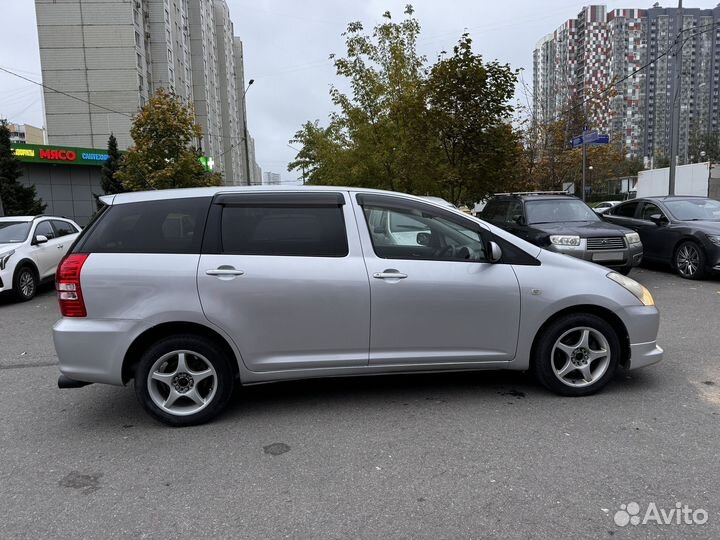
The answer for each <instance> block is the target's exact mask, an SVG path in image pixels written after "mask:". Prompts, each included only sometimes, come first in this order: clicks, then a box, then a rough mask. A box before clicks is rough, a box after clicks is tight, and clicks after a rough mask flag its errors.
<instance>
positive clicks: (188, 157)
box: [114, 88, 222, 191]
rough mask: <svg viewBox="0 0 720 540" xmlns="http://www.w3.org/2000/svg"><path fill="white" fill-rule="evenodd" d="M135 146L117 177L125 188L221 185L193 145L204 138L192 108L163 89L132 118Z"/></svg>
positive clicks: (217, 177)
mask: <svg viewBox="0 0 720 540" xmlns="http://www.w3.org/2000/svg"><path fill="white" fill-rule="evenodd" d="M130 135H131V136H132V138H133V141H134V143H135V145H134V146H133V147H132V148H130V149H129V150H128V152H127V154H125V157H124V158H123V160H122V164H121V165H120V169H119V170H118V171H117V172H116V173H115V175H114V179H115V180H117V181H119V182H120V184H121V185H122V188H123V189H124V190H125V191H139V190H147V189H169V188H184V187H198V186H216V185H220V183H221V181H222V177H221V176H220V175H219V174H217V173H211V172H208V171H207V170H206V169H205V167H203V165H202V164H201V163H200V157H201V155H200V152H199V150H198V149H197V148H196V147H195V146H194V145H193V144H194V143H195V141H199V140H200V138H201V137H202V129H201V128H200V126H199V125H198V124H197V123H196V122H195V113H194V111H193V108H192V107H191V106H189V105H186V104H184V103H183V102H182V100H180V98H178V97H176V96H175V95H173V94H171V93H169V92H167V91H166V90H165V89H163V88H161V89H160V90H158V91H157V92H156V93H155V94H153V96H152V97H151V98H150V99H149V100H148V102H147V104H146V105H145V106H144V107H143V108H142V109H140V112H139V113H138V114H137V115H136V116H135V118H134V119H133V124H132V127H131V128H130Z"/></svg>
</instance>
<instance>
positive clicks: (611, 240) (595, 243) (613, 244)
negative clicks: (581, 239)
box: [587, 236, 625, 251]
mask: <svg viewBox="0 0 720 540" xmlns="http://www.w3.org/2000/svg"><path fill="white" fill-rule="evenodd" d="M587 248H588V249H589V250H594V251H602V250H606V249H625V238H624V237H622V236H607V237H602V238H588V239H587Z"/></svg>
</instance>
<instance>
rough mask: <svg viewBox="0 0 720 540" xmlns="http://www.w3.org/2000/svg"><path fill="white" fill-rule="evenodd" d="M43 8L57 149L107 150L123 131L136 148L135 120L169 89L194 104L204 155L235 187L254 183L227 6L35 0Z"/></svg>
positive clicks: (44, 60) (41, 27)
mask: <svg viewBox="0 0 720 540" xmlns="http://www.w3.org/2000/svg"><path fill="white" fill-rule="evenodd" d="M35 6H36V12H37V25H38V38H39V43H40V61H41V65H42V75H43V82H44V84H45V85H46V87H47V88H45V90H44V100H45V114H46V125H47V135H48V142H49V143H51V144H57V145H69V146H83V147H93V148H102V147H104V146H105V145H106V144H107V140H108V137H109V136H110V133H114V134H115V136H116V137H117V139H118V145H119V146H120V148H121V149H126V148H128V147H129V146H131V145H132V139H131V137H130V124H131V120H132V116H133V115H134V114H135V113H137V111H138V108H139V107H142V106H143V105H144V104H145V103H146V102H147V100H148V98H149V97H150V95H151V94H152V93H153V92H154V91H156V90H157V89H159V88H166V89H167V90H169V91H171V92H172V93H174V94H175V95H176V96H178V97H180V98H181V99H183V100H184V101H186V102H187V103H190V104H193V106H194V108H195V113H196V117H197V121H198V124H199V125H200V127H201V128H202V130H203V138H202V140H201V141H198V145H199V147H200V150H201V151H202V153H203V154H204V155H206V156H208V157H210V158H212V161H213V163H214V167H215V170H216V171H218V172H220V173H223V174H224V177H225V182H226V183H228V184H246V183H249V178H248V175H247V167H243V166H242V164H243V163H244V159H246V156H245V157H244V156H243V153H244V152H245V148H244V145H243V144H241V142H242V141H241V139H240V137H241V136H242V135H241V134H242V132H243V130H241V128H240V126H244V125H246V121H245V118H244V111H245V107H244V95H243V93H242V89H241V88H238V87H237V81H238V73H242V71H243V61H242V55H241V54H240V56H238V55H237V51H238V49H237V47H236V46H235V38H234V36H233V25H232V22H231V20H230V13H229V10H228V7H227V5H226V3H225V0H64V1H63V2H56V1H55V0H35ZM240 53H242V48H240ZM240 77H242V76H240ZM70 96H73V97H76V98H79V100H78V99H73V97H70ZM241 105H242V107H241ZM241 110H242V113H241ZM228 141H230V144H226V143H227V142H228Z"/></svg>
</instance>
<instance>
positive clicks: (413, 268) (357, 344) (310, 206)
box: [53, 187, 663, 426]
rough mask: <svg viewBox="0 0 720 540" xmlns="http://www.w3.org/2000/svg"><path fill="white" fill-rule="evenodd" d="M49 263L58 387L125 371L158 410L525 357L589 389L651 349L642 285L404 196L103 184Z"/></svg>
mask: <svg viewBox="0 0 720 540" xmlns="http://www.w3.org/2000/svg"><path fill="white" fill-rule="evenodd" d="M103 201H104V202H105V203H106V205H107V206H106V207H105V208H104V209H103V210H101V211H100V212H99V214H98V215H97V216H96V218H95V219H94V220H93V221H92V223H91V224H90V225H89V226H88V227H87V228H86V229H85V231H83V233H82V235H81V236H80V238H79V239H78V241H77V242H76V243H75V245H74V246H73V247H72V249H71V253H70V254H69V255H68V257H67V258H65V259H64V261H63V262H62V264H61V266H60V268H59V270H58V274H57V291H58V298H59V302H60V309H61V311H62V314H63V318H62V319H61V320H60V321H58V322H57V323H56V324H55V326H54V329H53V333H54V340H55V347H56V349H57V353H58V357H59V359H60V371H61V373H62V375H61V377H60V379H59V385H60V386H61V387H76V386H82V385H84V384H87V383H89V382H99V383H107V384H115V385H124V384H127V383H128V382H129V381H131V380H134V385H135V391H136V393H137V396H138V398H139V400H140V403H141V404H142V405H143V407H144V408H145V409H146V410H147V412H148V413H149V414H150V415H152V416H153V417H155V418H156V419H158V420H160V421H161V422H164V423H166V424H170V425H174V426H181V425H190V424H198V423H201V422H205V421H207V420H209V419H210V418H212V417H214V416H215V415H217V414H218V413H219V412H220V411H221V410H222V409H223V408H224V407H225V406H226V405H227V403H228V401H229V400H230V397H231V395H232V392H233V388H234V387H235V386H236V385H238V384H244V385H245V384H255V383H264V382H271V381H279V380H286V379H300V378H309V377H335V376H351V375H367V374H381V373H414V372H427V371H458V370H478V369H512V370H527V369H532V370H533V371H534V373H535V374H536V375H537V378H538V379H539V381H540V382H541V383H542V384H543V385H544V386H546V387H547V388H549V389H550V390H552V391H554V392H556V393H558V394H562V395H568V396H580V395H586V394H591V393H593V392H596V391H597V390H599V389H600V388H602V387H603V386H605V384H607V383H608V382H609V381H610V379H612V377H613V375H614V373H615V372H616V370H617V369H618V368H619V367H623V368H629V369H632V368H639V367H643V366H647V365H649V364H653V363H655V362H658V361H659V360H660V359H661V357H662V352H663V351H662V349H661V348H660V347H658V346H657V344H656V336H657V331H658V323H659V316H658V311H657V309H656V308H655V305H654V301H653V298H652V296H651V294H650V292H649V291H648V290H647V289H646V288H645V287H643V286H642V285H640V284H639V283H637V282H635V281H633V280H632V279H629V278H627V277H625V276H622V275H620V274H618V273H616V272H611V271H609V270H608V269H607V268H603V267H601V266H597V265H595V264H593V263H589V262H586V261H581V260H576V259H573V258H570V257H565V256H563V255H559V254H556V253H551V252H549V251H546V250H542V249H540V248H539V247H537V246H534V245H532V244H530V243H528V242H525V241H524V240H521V239H519V238H517V237H515V236H513V235H511V234H510V233H507V232H504V231H503V230H501V229H499V228H497V227H494V226H492V225H489V224H487V223H484V222H482V221H479V220H477V219H475V218H472V217H470V216H467V215H465V214H463V213H462V212H459V211H457V210H454V209H452V208H448V207H447V206H446V205H442V204H436V203H433V202H430V201H427V200H423V199H422V198H419V197H412V196H408V195H401V194H398V193H389V192H382V191H371V190H359V189H349V188H333V187H323V188H320V187H318V188H298V189H294V190H289V189H276V190H272V189H268V188H267V187H258V188H227V187H217V188H198V189H186V190H171V191H153V192H146V193H129V194H120V195H114V196H108V197H105V198H103Z"/></svg>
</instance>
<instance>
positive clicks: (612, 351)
mask: <svg viewBox="0 0 720 540" xmlns="http://www.w3.org/2000/svg"><path fill="white" fill-rule="evenodd" d="M619 360H620V340H619V338H618V336H617V333H616V332H615V329H614V328H613V327H612V326H611V325H610V324H609V323H607V322H606V321H605V320H603V319H602V318H600V317H598V316H596V315H592V314H589V313H588V314H579V313H573V314H569V315H565V316H563V317H560V318H558V319H557V320H555V321H553V322H552V323H550V325H548V327H547V328H546V329H545V330H544V331H543V334H542V335H541V336H540V338H539V341H538V343H537V346H536V348H535V357H534V363H533V367H534V372H535V375H536V377H537V379H538V380H539V381H540V383H541V384H542V385H543V386H545V387H546V388H547V389H549V390H551V391H553V392H555V393H556V394H560V395H563V396H585V395H589V394H593V393H595V392H597V391H598V390H600V389H601V388H603V387H604V386H605V385H606V384H607V383H608V382H610V380H611V379H612V377H613V375H614V374H615V371H616V369H617V365H618V362H619Z"/></svg>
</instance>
